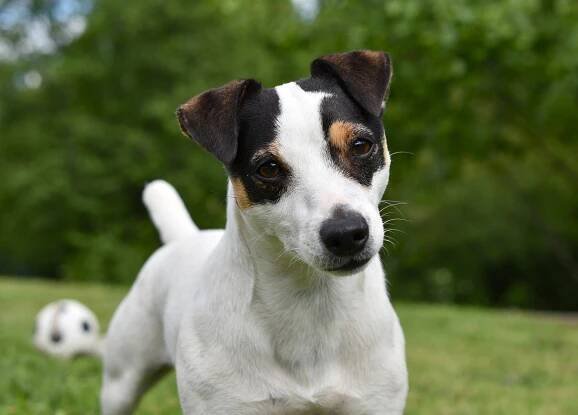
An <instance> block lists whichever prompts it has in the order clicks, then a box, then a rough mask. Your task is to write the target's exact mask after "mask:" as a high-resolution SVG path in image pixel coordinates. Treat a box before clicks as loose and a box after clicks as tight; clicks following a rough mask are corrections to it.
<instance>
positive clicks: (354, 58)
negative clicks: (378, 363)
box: [311, 50, 392, 117]
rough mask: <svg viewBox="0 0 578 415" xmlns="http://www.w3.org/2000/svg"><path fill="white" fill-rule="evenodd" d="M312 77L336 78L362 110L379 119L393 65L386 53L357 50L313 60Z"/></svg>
mask: <svg viewBox="0 0 578 415" xmlns="http://www.w3.org/2000/svg"><path fill="white" fill-rule="evenodd" d="M311 76H312V77H314V78H315V77H332V78H335V79H336V80H337V81H338V82H339V84H340V85H341V87H342V88H343V89H344V90H345V91H346V92H347V93H348V94H349V95H350V96H351V97H352V98H353V99H354V100H355V101H356V102H357V103H358V104H359V105H360V106H361V107H362V108H363V109H365V110H366V111H367V112H369V113H370V114H372V115H375V116H378V117H379V116H380V115H381V112H382V105H383V102H384V101H385V99H386V98H387V95H388V93H389V83H390V80H391V76H392V66H391V60H390V58H389V55H388V54H386V53H384V52H376V51H371V50H360V51H354V52H347V53H336V54H333V55H327V56H322V57H320V58H318V59H315V60H314V61H313V62H312V63H311Z"/></svg>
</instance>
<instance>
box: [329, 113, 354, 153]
mask: <svg viewBox="0 0 578 415" xmlns="http://www.w3.org/2000/svg"><path fill="white" fill-rule="evenodd" d="M357 129H358V128H357V126H356V125H355V124H353V123H350V122H345V121H335V122H334V123H333V124H331V127H329V141H330V143H331V145H332V146H333V147H335V148H336V149H337V150H339V152H340V153H341V155H342V156H345V154H346V153H347V151H348V149H349V145H350V144H351V141H352V140H353V139H354V138H355V136H356V132H357Z"/></svg>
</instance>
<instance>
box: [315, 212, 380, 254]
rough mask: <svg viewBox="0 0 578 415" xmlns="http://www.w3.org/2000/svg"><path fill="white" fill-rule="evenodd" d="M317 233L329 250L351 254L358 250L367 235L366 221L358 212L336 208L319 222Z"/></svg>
mask: <svg viewBox="0 0 578 415" xmlns="http://www.w3.org/2000/svg"><path fill="white" fill-rule="evenodd" d="M319 235H320V236H321V240H322V241H323V244H324V245H325V247H326V248H327V250H328V251H329V252H331V253H332V254H335V255H337V256H351V255H355V254H357V253H358V252H360V251H361V250H362V249H363V247H364V246H365V243H366V242H367V238H368V237H369V226H367V221H366V220H365V219H364V218H363V216H361V215H360V214H359V213H357V212H355V211H352V210H345V209H343V208H338V209H336V210H335V213H334V214H333V217H331V218H330V219H327V220H326V221H324V222H323V223H322V224H321V229H320V230H319Z"/></svg>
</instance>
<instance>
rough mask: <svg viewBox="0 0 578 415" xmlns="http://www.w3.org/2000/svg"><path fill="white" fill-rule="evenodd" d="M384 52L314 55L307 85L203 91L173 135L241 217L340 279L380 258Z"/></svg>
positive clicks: (241, 84) (184, 109)
mask: <svg viewBox="0 0 578 415" xmlns="http://www.w3.org/2000/svg"><path fill="white" fill-rule="evenodd" d="M391 73H392V69H391V63H390V60H389V57H388V55H387V54H385V53H383V52H373V51H356V52H350V53H341V54H335V55H329V56H323V57H321V58H319V59H316V60H315V61H313V63H312V64H311V77H310V78H307V79H303V80H300V81H296V82H290V83H287V84H284V85H280V86H277V87H275V88H271V89H265V88H262V87H261V85H260V84H259V83H258V82H256V81H254V80H242V81H232V82H230V83H228V84H226V85H225V86H223V87H221V88H217V89H213V90H210V91H207V92H204V93H202V94H200V95H198V96H196V97H194V98H192V99H191V100H189V101H188V102H186V103H185V104H184V105H182V106H181V107H180V108H179V109H178V111H177V115H178V119H179V123H180V125H181V129H182V130H183V132H184V133H185V134H187V135H188V136H189V137H191V138H193V139H194V140H195V141H196V142H198V143H199V144H200V145H201V146H203V147H204V148H205V149H207V150H208V151H209V152H211V153H212V154H213V155H214V156H215V157H216V158H217V159H219V160H220V161H221V162H222V163H223V164H224V165H225V167H226V169H227V171H228V173H229V177H230V181H231V184H232V187H233V190H234V195H235V199H236V203H237V207H238V209H239V210H240V212H241V214H242V215H243V216H244V217H246V218H247V220H249V221H251V223H253V224H254V225H255V226H257V227H258V230H259V231H260V232H263V233H266V234H269V235H272V236H274V237H275V238H277V239H278V240H279V241H280V242H281V243H282V244H283V246H284V249H285V250H286V251H288V252H291V253H292V255H294V256H295V257H297V258H298V259H299V260H301V261H302V262H304V263H306V264H308V265H310V266H312V267H314V268H316V269H318V270H322V271H329V272H331V273H333V274H338V275H347V274H351V273H353V272H356V271H358V270H360V269H361V268H362V267H363V266H364V265H365V264H367V263H368V262H369V260H370V259H371V258H372V257H373V256H375V255H376V254H377V253H378V251H379V250H380V248H381V246H382V243H383V223H382V220H381V217H380V215H379V208H378V205H379V201H380V200H381V197H382V195H383V192H384V190H385V188H386V186H387V182H388V179H389V164H390V158H389V152H388V150H387V144H386V140H385V134H384V130H383V125H382V122H381V116H382V112H383V107H384V101H385V99H386V98H387V94H388V90H389V82H390V79H391Z"/></svg>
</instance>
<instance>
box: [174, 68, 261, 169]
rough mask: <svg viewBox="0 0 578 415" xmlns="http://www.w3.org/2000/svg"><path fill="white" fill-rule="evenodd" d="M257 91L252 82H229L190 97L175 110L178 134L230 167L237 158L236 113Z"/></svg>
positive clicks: (259, 86)
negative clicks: (182, 134) (180, 133)
mask: <svg viewBox="0 0 578 415" xmlns="http://www.w3.org/2000/svg"><path fill="white" fill-rule="evenodd" d="M260 89H261V84H259V83H258V82H257V81H255V80H253V79H247V80H242V81H231V82H229V83H228V84H226V85H223V86H222V87H220V88H215V89H210V90H208V91H206V92H203V93H202V94H200V95H197V96H195V97H193V98H191V99H190V100H188V101H187V102H185V103H184V104H183V105H181V106H180V107H179V109H177V118H178V120H179V124H180V126H181V130H182V132H183V133H184V134H186V135H187V136H189V137H190V138H192V139H193V140H195V141H196V142H197V143H199V144H200V145H201V146H202V147H204V148H205V149H206V150H207V151H209V152H210V153H212V154H213V155H214V156H215V157H216V158H217V159H219V160H220V161H221V162H222V163H223V164H224V165H225V166H226V167H228V166H230V165H231V163H232V162H233V160H235V156H236V155H237V145H238V143H237V139H238V136H239V119H238V118H239V110H240V108H241V105H242V103H243V100H244V99H245V98H246V97H247V96H248V95H249V94H251V93H254V92H257V91H259V90H260Z"/></svg>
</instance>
